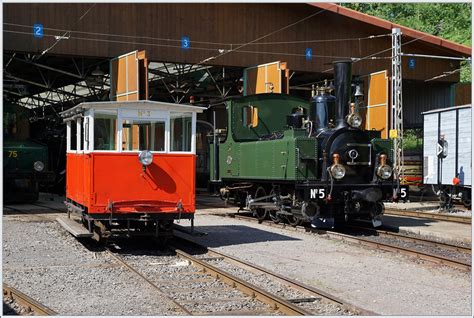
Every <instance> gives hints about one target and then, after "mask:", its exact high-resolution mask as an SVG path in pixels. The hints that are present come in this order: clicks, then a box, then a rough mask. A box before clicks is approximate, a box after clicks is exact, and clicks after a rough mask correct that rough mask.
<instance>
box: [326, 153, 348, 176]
mask: <svg viewBox="0 0 474 318" xmlns="http://www.w3.org/2000/svg"><path fill="white" fill-rule="evenodd" d="M339 159H340V156H339V154H337V153H335V154H334V155H332V161H333V165H332V166H331V167H330V168H329V171H330V172H331V175H332V177H333V178H334V179H336V180H340V179H342V178H344V176H345V175H346V168H344V166H343V165H341V164H340V163H339Z"/></svg>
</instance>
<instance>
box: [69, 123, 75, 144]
mask: <svg viewBox="0 0 474 318" xmlns="http://www.w3.org/2000/svg"><path fill="white" fill-rule="evenodd" d="M69 124H70V125H71V136H70V138H71V139H70V145H71V148H70V150H77V125H76V121H75V120H71V121H70V122H69Z"/></svg>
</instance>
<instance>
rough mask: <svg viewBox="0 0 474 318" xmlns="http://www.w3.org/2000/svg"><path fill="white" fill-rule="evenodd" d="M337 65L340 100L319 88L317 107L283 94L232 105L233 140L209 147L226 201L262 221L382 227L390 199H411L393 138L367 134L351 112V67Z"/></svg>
mask: <svg viewBox="0 0 474 318" xmlns="http://www.w3.org/2000/svg"><path fill="white" fill-rule="evenodd" d="M334 67H335V85H336V96H335V97H334V96H332V95H330V94H328V92H327V91H320V92H319V93H318V95H316V96H315V97H314V98H313V99H312V101H311V102H308V101H306V100H303V99H299V98H295V97H291V96H288V95H283V94H259V95H253V96H245V97H240V98H235V99H230V100H228V101H227V104H226V110H227V115H228V127H227V131H226V135H225V136H222V138H221V139H223V140H222V142H220V143H216V144H214V143H211V145H210V158H211V169H210V170H211V180H212V183H214V184H215V185H217V186H218V187H219V192H220V195H221V197H222V198H223V199H224V200H226V201H231V202H233V203H235V204H236V205H238V206H239V207H240V208H241V209H249V210H251V211H253V213H254V214H255V215H256V216H257V217H258V218H259V219H260V220H263V219H265V218H266V217H267V216H269V217H270V218H271V219H272V220H273V221H274V222H280V221H282V220H285V221H288V222H289V223H290V224H292V225H297V224H299V223H301V222H302V221H308V222H311V224H312V225H313V226H314V227H334V225H335V222H336V221H339V220H342V221H348V220H350V219H355V218H361V219H368V220H371V221H372V222H373V225H374V226H379V225H381V219H382V215H383V211H384V208H383V201H385V200H390V199H398V197H399V196H401V197H403V199H406V195H407V192H406V191H407V189H400V187H399V186H397V183H396V182H395V180H394V178H393V173H392V158H393V149H392V143H391V141H390V140H386V139H381V138H380V132H377V131H364V130H362V129H360V128H359V127H360V125H361V123H362V120H361V117H360V115H359V114H358V113H357V112H356V111H355V109H354V107H351V108H350V105H351V103H350V95H351V93H350V92H351V91H350V90H351V80H350V79H351V63H350V62H337V63H335V65H334ZM349 109H350V110H349ZM331 121H333V122H334V123H335V126H334V124H332V123H331ZM216 149H217V151H216ZM395 188H397V189H398V191H396V190H394V189H395Z"/></svg>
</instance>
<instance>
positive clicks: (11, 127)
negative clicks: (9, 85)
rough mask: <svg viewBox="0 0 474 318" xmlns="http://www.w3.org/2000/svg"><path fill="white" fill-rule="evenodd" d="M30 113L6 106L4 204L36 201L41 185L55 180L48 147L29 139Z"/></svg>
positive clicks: (19, 108) (4, 128)
mask: <svg viewBox="0 0 474 318" xmlns="http://www.w3.org/2000/svg"><path fill="white" fill-rule="evenodd" d="M29 128H30V125H29V121H28V112H27V110H26V109H24V108H23V107H21V106H18V105H14V104H7V103H5V104H4V107H3V189H4V190H3V191H4V202H5V203H10V202H34V201H36V200H38V196H39V185H40V184H48V183H52V182H53V181H54V173H53V172H51V171H48V161H49V160H48V147H47V146H46V145H43V144H41V143H38V142H35V141H33V140H31V138H30V130H29Z"/></svg>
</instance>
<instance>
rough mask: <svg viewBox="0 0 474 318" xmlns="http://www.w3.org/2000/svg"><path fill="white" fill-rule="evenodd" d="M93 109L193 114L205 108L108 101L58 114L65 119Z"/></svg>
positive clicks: (144, 102) (160, 103) (148, 102)
mask: <svg viewBox="0 0 474 318" xmlns="http://www.w3.org/2000/svg"><path fill="white" fill-rule="evenodd" d="M90 108H94V109H119V108H127V109H130V108H132V109H133V108H137V109H145V110H154V109H155V110H156V109H160V110H172V111H191V112H195V113H202V112H203V111H204V110H205V108H204V107H198V106H191V105H184V104H174V103H165V102H157V101H149V100H139V101H121V102H117V101H108V102H87V103H80V104H79V105H76V106H74V107H72V108H70V109H68V110H65V111H63V112H61V113H60V115H61V117H63V118H67V117H71V116H74V115H77V114H80V113H83V112H84V111H85V110H87V109H90Z"/></svg>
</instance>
